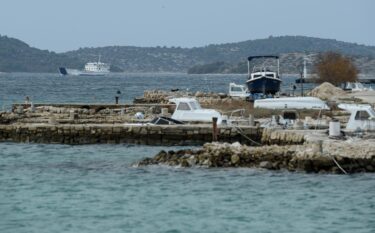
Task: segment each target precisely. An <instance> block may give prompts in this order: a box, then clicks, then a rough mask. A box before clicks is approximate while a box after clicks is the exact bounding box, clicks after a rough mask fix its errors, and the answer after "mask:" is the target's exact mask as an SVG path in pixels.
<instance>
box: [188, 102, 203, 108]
mask: <svg viewBox="0 0 375 233" xmlns="http://www.w3.org/2000/svg"><path fill="white" fill-rule="evenodd" d="M190 106H191V108H192V109H193V110H197V109H200V108H201V106H200V105H199V103H198V102H195V101H192V102H190Z"/></svg>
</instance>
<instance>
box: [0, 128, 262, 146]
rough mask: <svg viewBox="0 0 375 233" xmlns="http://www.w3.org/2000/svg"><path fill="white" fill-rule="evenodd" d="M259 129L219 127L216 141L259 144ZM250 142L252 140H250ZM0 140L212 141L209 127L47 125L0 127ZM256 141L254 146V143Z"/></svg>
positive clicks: (77, 142) (157, 143)
mask: <svg viewBox="0 0 375 233" xmlns="http://www.w3.org/2000/svg"><path fill="white" fill-rule="evenodd" d="M261 137H262V129H261V128H258V127H251V126H242V127H240V128H237V127H236V128H234V127H229V126H221V127H220V128H219V136H218V141H221V142H235V141H238V142H241V143H244V144H249V145H251V144H256V143H259V142H260V140H261ZM249 139H251V140H249ZM0 141H3V142H4V141H12V142H33V143H62V144H94V143H134V144H145V145H202V144H204V143H206V142H211V141H212V126H211V125H148V124H47V123H40V124H38V123H27V124H9V125H0ZM255 142H256V143H255Z"/></svg>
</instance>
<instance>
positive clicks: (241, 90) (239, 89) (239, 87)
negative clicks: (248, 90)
mask: <svg viewBox="0 0 375 233" xmlns="http://www.w3.org/2000/svg"><path fill="white" fill-rule="evenodd" d="M231 91H233V92H244V91H245V90H244V88H243V87H242V86H232V87H231Z"/></svg>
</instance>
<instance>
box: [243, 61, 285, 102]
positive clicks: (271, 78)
mask: <svg viewBox="0 0 375 233" xmlns="http://www.w3.org/2000/svg"><path fill="white" fill-rule="evenodd" d="M270 59H273V60H276V63H277V64H276V68H275V66H271V65H267V61H269V60H270ZM254 60H263V63H262V64H261V65H260V66H255V65H253V67H252V70H251V71H250V63H251V62H253V61H254ZM247 62H248V63H247V64H248V65H247V68H248V80H247V81H246V84H247V87H248V89H249V92H250V93H251V94H257V93H262V94H264V95H269V94H271V95H274V94H276V93H277V92H279V91H280V85H281V79H280V75H279V74H280V61H279V56H273V55H269V56H250V57H248V58H247Z"/></svg>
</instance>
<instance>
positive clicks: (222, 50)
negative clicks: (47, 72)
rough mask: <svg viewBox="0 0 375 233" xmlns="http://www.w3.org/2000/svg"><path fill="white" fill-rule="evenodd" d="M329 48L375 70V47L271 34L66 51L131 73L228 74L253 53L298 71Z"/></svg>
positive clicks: (70, 54) (286, 69) (366, 69)
mask: <svg viewBox="0 0 375 233" xmlns="http://www.w3.org/2000/svg"><path fill="white" fill-rule="evenodd" d="M325 51H337V52H341V53H343V54H345V55H349V56H352V57H355V58H359V60H358V62H360V61H363V62H365V63H366V64H367V66H366V68H365V69H364V70H363V72H374V73H375V67H370V66H369V64H374V59H375V46H366V45H359V44H355V43H347V42H342V41H337V40H332V39H320V38H313V37H305V36H280V37H269V38H267V39H257V40H248V41H244V42H238V43H227V44H216V45H208V46H205V47H198V48H190V49H189V48H180V47H171V48H168V47H134V46H108V47H100V48H82V49H79V50H75V51H70V52H67V53H65V54H66V55H68V56H69V57H72V58H79V59H81V60H90V59H92V56H93V54H101V55H102V58H103V60H105V61H107V62H109V63H111V64H115V65H116V66H118V67H120V68H121V69H123V70H125V71H128V72H187V71H188V70H189V69H190V68H192V67H195V68H198V67H199V66H200V65H207V66H209V67H211V68H210V69H211V71H212V72H218V73H223V72H224V73H225V72H226V71H229V70H231V69H234V70H236V69H239V70H241V67H243V65H241V62H242V63H243V62H245V61H246V58H247V57H248V56H250V55H264V54H281V55H286V58H285V59H284V62H285V61H290V62H289V63H288V64H284V65H286V67H289V68H285V71H288V72H295V71H296V69H295V68H293V66H296V65H297V64H299V63H300V61H299V59H300V57H301V55H302V53H307V54H316V53H319V52H325ZM218 64H221V65H220V66H218V67H220V68H219V70H214V69H213V67H214V66H215V65H218ZM196 66H198V67H196ZM237 66H239V67H237ZM236 67H237V68H236ZM360 68H361V67H360ZM193 70H194V69H193ZM190 71H191V69H190ZM361 71H362V70H361ZM212 72H209V73H212Z"/></svg>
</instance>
